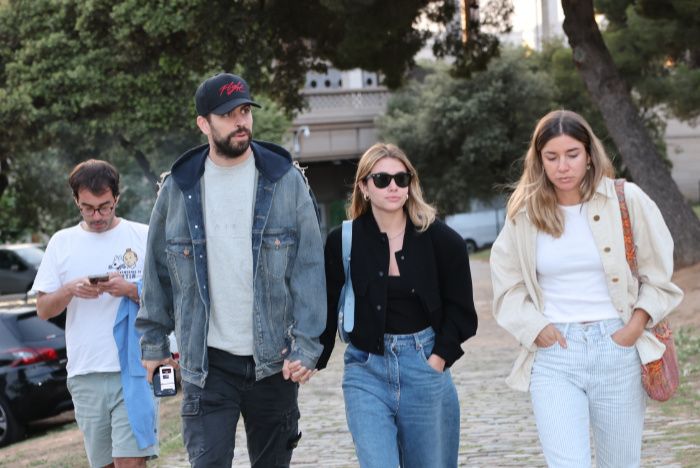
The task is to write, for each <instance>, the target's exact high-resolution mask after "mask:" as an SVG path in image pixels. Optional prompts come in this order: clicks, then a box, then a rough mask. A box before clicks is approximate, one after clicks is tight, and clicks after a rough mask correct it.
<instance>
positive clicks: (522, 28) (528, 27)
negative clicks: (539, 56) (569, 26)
mask: <svg viewBox="0 0 700 468" xmlns="http://www.w3.org/2000/svg"><path fill="white" fill-rule="evenodd" d="M540 1H541V0H513V7H514V12H513V16H512V17H511V21H512V23H513V32H512V34H511V40H513V41H514V42H523V41H524V42H525V43H526V44H527V45H529V46H530V47H533V48H534V47H535V43H536V37H537V36H536V35H537V18H538V17H539V11H540ZM554 3H556V4H557V10H558V17H559V18H564V12H563V11H562V8H561V3H560V2H558V1H557V2H554Z"/></svg>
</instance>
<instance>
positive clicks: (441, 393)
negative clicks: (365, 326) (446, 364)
mask: <svg viewBox="0 0 700 468" xmlns="http://www.w3.org/2000/svg"><path fill="white" fill-rule="evenodd" d="M434 343H435V334H434V332H433V330H432V328H427V329H425V330H423V331H421V332H418V333H415V334H411V335H384V355H383V356H380V355H377V354H371V353H367V352H364V351H361V350H359V349H357V348H356V347H354V346H353V345H352V344H349V345H348V347H347V348H346V350H345V373H344V375H343V394H344V396H345V413H346V416H347V420H348V426H349V428H350V432H351V433H352V438H353V441H354V443H355V451H356V453H357V458H358V459H359V462H360V466H361V467H362V468H368V467H376V468H395V467H397V466H401V467H404V468H410V467H415V468H419V467H420V468H431V467H434V468H451V467H456V466H457V455H458V452H459V400H458V398H457V391H456V389H455V386H454V383H453V382H452V377H451V375H450V371H449V369H446V370H445V371H444V372H437V371H436V370H435V369H433V368H432V367H430V365H429V364H428V360H427V359H428V357H430V353H431V352H432V349H433V345H434Z"/></svg>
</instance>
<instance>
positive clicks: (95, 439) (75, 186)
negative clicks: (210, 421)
mask: <svg viewBox="0 0 700 468" xmlns="http://www.w3.org/2000/svg"><path fill="white" fill-rule="evenodd" d="M68 182H69V184H70V187H71V189H72V191H73V197H74V199H75V203H76V205H77V206H78V209H79V210H80V213H81V215H82V218H83V220H82V222H80V223H79V224H78V225H76V226H73V227H69V228H66V229H63V230H61V231H58V232H57V233H55V234H54V235H53V237H52V238H51V240H50V241H49V244H48V246H47V248H46V253H45V254H44V257H43V260H42V262H41V266H40V267H39V271H38V273H37V276H36V279H35V280H34V285H33V287H32V289H33V290H35V291H37V292H38V299H37V313H38V315H39V317H41V318H43V319H49V318H51V317H55V316H57V315H59V314H61V313H62V312H63V311H64V310H66V313H67V316H66V347H67V353H68V363H67V370H68V389H69V390H70V392H71V396H72V398H73V404H74V407H75V417H76V420H77V422H78V426H79V427H80V430H81V431H82V432H83V436H84V441H85V451H86V452H87V457H88V460H89V462H90V465H91V466H94V467H98V466H99V467H102V466H116V467H120V466H129V467H137V466H146V460H147V459H149V458H154V457H155V456H157V454H158V438H157V405H156V403H155V402H154V401H153V397H152V394H150V391H149V392H148V394H147V395H142V394H143V393H144V392H143V388H144V387H145V388H146V389H148V385H145V386H143V385H142V386H138V385H137V386H138V387H139V388H140V389H141V394H136V396H133V395H134V393H133V391H131V392H130V388H129V383H128V382H126V381H123V380H122V374H129V377H131V376H132V375H133V373H134V372H136V373H138V371H139V369H138V368H130V369H129V368H128V365H127V364H126V359H125V356H126V354H127V353H126V351H125V350H124V349H123V346H122V345H120V344H118V342H117V341H115V336H117V335H116V330H117V324H116V323H115V321H117V320H118V311H120V310H121V309H120V306H122V300H123V299H124V298H128V299H129V300H131V301H133V302H135V303H136V304H138V302H139V291H138V286H137V284H136V283H137V282H138V281H139V280H140V279H141V275H142V272H143V265H144V257H145V253H146V238H147V235H148V226H146V225H145V224H141V223H136V222H132V221H128V220H126V219H123V218H119V217H117V216H116V212H115V211H116V206H117V203H118V202H119V173H118V172H117V170H116V169H115V168H114V166H112V165H111V164H109V163H108V162H106V161H99V160H94V159H91V160H88V161H85V162H82V163H80V164H78V165H77V166H76V167H75V168H74V169H73V171H72V172H71V174H70V177H69V180H68ZM134 315H135V314H134ZM134 318H135V317H134ZM119 320H121V319H119ZM130 329H131V330H132V332H133V333H136V332H135V330H134V328H133V319H132V326H131V327H130ZM127 334H128V333H127ZM120 353H123V354H122V355H121V356H120ZM125 367H127V369H126V370H125V369H124V368H125ZM143 375H144V376H145V369H143ZM143 381H144V382H145V378H144V379H143ZM136 383H137V384H139V383H140V382H138V379H137V381H136ZM123 386H124V387H125V388H124V389H122V387H123ZM132 390H133V386H132ZM125 394H126V395H129V396H128V398H127V400H131V401H134V403H133V404H134V405H135V406H133V407H132V406H130V401H125V396H124V395H125ZM135 400H137V401H135ZM127 406H128V408H127ZM136 413H140V416H138V418H146V419H147V420H146V421H134V419H136V416H135V414H136Z"/></svg>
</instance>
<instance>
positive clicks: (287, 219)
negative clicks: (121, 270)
mask: <svg viewBox="0 0 700 468" xmlns="http://www.w3.org/2000/svg"><path fill="white" fill-rule="evenodd" d="M195 105H196V109H197V114H198V116H197V126H198V127H199V129H200V130H201V131H202V133H203V134H205V135H206V136H207V139H208V143H207V144H205V145H203V146H200V147H198V148H194V149H191V150H189V151H188V152H186V153H185V154H184V155H183V156H181V157H180V158H179V159H178V160H177V161H176V162H175V164H173V167H172V170H171V175H170V176H169V177H166V178H165V180H164V181H163V183H162V186H161V189H160V192H159V194H158V199H157V201H156V204H155V206H154V208H153V213H152V215H151V221H150V227H149V236H148V247H147V251H148V254H147V255H146V265H145V269H144V275H143V278H144V280H143V283H144V284H143V297H142V300H141V311H140V312H139V315H138V319H137V327H138V328H139V329H140V331H142V332H143V338H142V340H141V348H142V357H143V362H144V365H145V366H146V368H147V369H148V371H147V374H148V375H149V376H150V375H152V373H153V371H154V370H155V368H156V367H157V366H158V365H160V364H163V363H165V362H168V356H169V355H170V352H169V347H168V338H167V336H168V334H169V333H170V331H171V330H173V329H174V330H175V334H176V336H177V342H178V349H179V351H180V369H181V372H182V379H183V392H184V397H183V402H182V420H183V437H184V440H185V445H186V447H187V451H188V453H189V457H190V463H191V464H192V466H207V467H209V466H231V461H232V459H233V448H234V440H235V431H236V425H237V423H238V419H239V416H240V415H241V414H242V415H243V419H244V422H245V429H246V434H247V441H248V451H249V455H250V461H251V465H252V466H253V467H268V466H289V463H290V460H291V457H292V450H293V449H294V447H296V445H297V442H298V441H299V438H300V437H301V433H300V432H299V431H298V424H297V423H298V419H299V409H298V406H297V394H298V384H299V383H304V382H306V381H307V380H308V379H309V378H310V377H311V376H312V375H313V371H312V369H314V368H315V365H316V360H317V359H318V357H319V355H320V354H321V350H322V346H321V344H320V342H319V336H320V334H321V333H322V332H323V330H324V327H325V320H326V302H325V294H319V292H323V291H325V276H324V267H323V246H322V240H321V233H320V230H319V225H318V218H317V215H316V210H315V205H314V202H313V200H312V197H311V194H310V192H309V188H308V185H307V183H306V179H305V178H304V176H303V175H302V174H301V172H300V171H299V170H297V169H296V168H295V166H294V165H293V164H292V160H291V157H290V155H289V153H288V152H287V151H286V150H284V149H283V148H281V147H279V146H277V145H274V144H271V143H265V142H261V141H255V140H253V139H252V129H253V115H252V112H251V106H255V107H260V106H259V105H258V104H257V103H255V101H253V100H252V99H251V96H250V91H249V88H248V84H247V83H246V82H245V80H243V79H242V78H241V77H239V76H236V75H231V74H228V73H223V74H219V75H216V76H214V77H212V78H209V79H207V80H206V81H204V82H203V83H202V84H201V85H200V86H199V88H198V89H197V92H196V94H195Z"/></svg>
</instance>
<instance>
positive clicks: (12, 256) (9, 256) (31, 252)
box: [0, 244, 44, 295]
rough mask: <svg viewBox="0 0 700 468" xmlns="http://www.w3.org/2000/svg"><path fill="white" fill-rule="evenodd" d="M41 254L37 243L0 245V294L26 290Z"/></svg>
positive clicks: (32, 278)
mask: <svg viewBox="0 0 700 468" xmlns="http://www.w3.org/2000/svg"><path fill="white" fill-rule="evenodd" d="M43 256H44V250H43V249H42V248H41V246H40V245H39V244H3V245H0V295H2V294H18V293H26V292H28V291H29V290H30V289H31V287H32V283H34V277H35V276H36V272H37V270H38V268H39V264H40V263H41V259H42V257H43Z"/></svg>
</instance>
